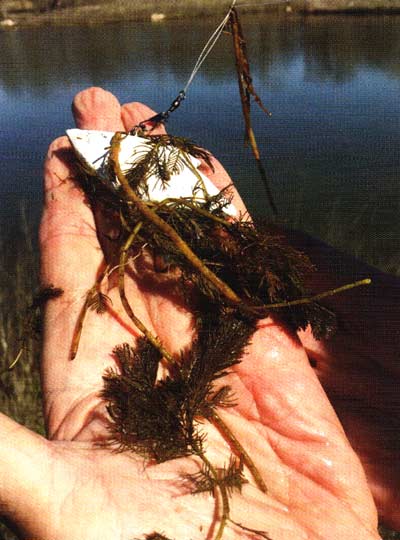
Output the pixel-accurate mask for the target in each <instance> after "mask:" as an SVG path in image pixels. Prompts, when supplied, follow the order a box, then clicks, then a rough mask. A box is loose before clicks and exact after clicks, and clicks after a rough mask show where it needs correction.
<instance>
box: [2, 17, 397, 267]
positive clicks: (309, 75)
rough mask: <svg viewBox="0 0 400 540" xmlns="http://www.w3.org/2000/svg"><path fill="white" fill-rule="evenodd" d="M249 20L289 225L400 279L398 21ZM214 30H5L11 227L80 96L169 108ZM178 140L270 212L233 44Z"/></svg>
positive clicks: (220, 50) (210, 73)
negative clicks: (246, 122) (245, 117)
mask: <svg viewBox="0 0 400 540" xmlns="http://www.w3.org/2000/svg"><path fill="white" fill-rule="evenodd" d="M242 22H243V26H244V30H245V35H246V36H247V40H248V49H249V53H250V58H251V64H252V71H253V76H254V80H255V83H256V87H257V90H258V91H259V93H260V95H261V96H262V98H263V101H264V102H265V103H266V105H267V106H268V107H269V108H270V109H271V110H272V112H273V113H274V114H273V117H272V118H271V119H266V118H265V117H264V116H263V115H262V114H261V113H259V112H258V111H257V112H256V111H255V113H254V127H255V131H256V134H257V137H258V141H259V145H260V148H261V151H262V154H263V156H264V158H265V163H266V166H267V169H268V171H269V174H270V176H271V179H272V188H273V191H274V193H275V197H276V199H277V203H278V206H279V208H280V209H281V215H282V216H283V217H284V218H285V219H287V220H288V221H289V222H292V223H295V224H297V225H300V226H301V227H303V228H304V229H307V230H309V231H311V232H312V233H313V234H316V235H319V236H322V237H324V238H326V239H327V240H329V241H330V242H333V243H336V244H337V245H339V246H340V247H345V248H346V249H351V250H352V251H353V252H357V253H358V254H359V255H361V256H362V257H366V258H369V260H371V261H373V262H375V263H376V264H383V263H382V261H381V260H380V257H381V256H382V254H384V255H385V257H386V260H389V261H395V262H394V263H390V264H391V265H392V266H391V269H397V268H399V269H400V260H399V257H398V255H397V252H398V242H399V236H400V230H399V225H400V224H399V220H398V215H399V210H400V207H399V206H400V203H399V201H400V192H399V189H400V188H399V185H400V184H399V181H398V179H399V172H398V171H399V170H400V122H399V120H398V119H399V118H400V100H399V99H398V95H399V93H400V67H399V63H398V58H399V53H400V25H399V22H400V17H397V16H391V17H384V16H381V17H374V16H368V17H349V16H347V17H339V16H337V17H331V16H329V17H306V18H301V17H290V18H282V17H271V16H268V17H267V16H265V17H260V16H258V17H254V16H246V17H244V18H243V21H242ZM215 23H216V21H212V20H199V21H193V22H191V25H190V28H189V27H188V25H187V22H186V21H185V22H179V21H174V22H166V23H165V24H161V25H151V24H150V23H135V24H132V23H129V24H128V23H120V24H110V25H105V26H93V27H90V26H89V27H67V28H62V27H60V28H46V29H44V28H36V29H24V30H22V29H21V30H16V31H11V32H2V33H0V49H1V51H2V55H1V57H0V104H1V107H2V115H1V117H0V160H1V163H2V169H1V171H0V179H1V185H0V193H1V195H2V201H3V204H2V212H1V213H0V220H1V214H2V215H3V218H5V219H8V218H9V216H10V215H12V214H13V212H14V211H15V210H14V209H15V206H16V205H18V200H19V199H20V198H21V197H22V196H23V197H28V198H29V200H30V201H31V203H32V208H36V209H38V208H39V205H40V202H39V198H40V195H39V194H40V185H41V182H40V180H39V178H40V175H41V168H42V156H43V155H44V153H45V151H46V147H47V144H48V142H49V141H50V140H51V139H52V138H54V137H55V136H58V135H59V134H60V133H63V132H64V130H65V129H66V128H67V127H69V126H70V125H71V123H72V119H71V115H70V111H69V103H70V102H71V100H72V98H73V95H74V94H75V93H76V92H77V91H79V90H81V89H82V88H84V87H86V86H88V85H98V86H102V87H105V88H107V89H109V90H111V91H113V92H114V93H115V94H116V95H117V96H118V97H119V98H120V99H121V101H130V100H132V99H135V100H139V101H144V102H146V103H148V104H150V105H152V106H153V107H154V108H156V109H158V110H159V109H161V108H163V107H166V106H168V105H169V103H170V102H171V100H172V99H173V97H174V96H175V95H176V93H177V91H178V90H179V89H180V88H182V86H183V85H184V83H185V82H186V80H187V78H188V76H189V74H190V72H191V70H192V67H193V64H194V62H195V59H196V58H197V55H198V53H199V52H200V50H201V49H202V46H203V44H204V42H205V41H206V39H207V38H208V36H209V35H210V33H211V32H212V30H213V29H214V25H215ZM170 130H171V131H172V132H174V133H176V134H183V135H185V136H188V137H191V138H193V139H194V140H196V141H198V142H199V143H200V144H204V145H205V146H206V147H208V148H210V149H211V150H212V151H213V152H214V153H215V154H216V155H217V156H218V157H219V158H220V159H221V160H222V162H223V163H224V164H225V165H226V167H227V168H228V170H229V172H230V173H231V175H232V177H233V178H234V180H235V182H236V183H237V185H238V187H239V189H240V191H241V193H242V195H243V197H244V198H245V200H246V202H247V204H248V206H249V208H250V209H251V211H252V212H253V213H258V214H266V213H268V211H267V209H266V202H265V194H264V192H263V187H262V184H261V182H260V180H259V177H258V174H257V170H256V168H255V165H254V163H253V160H252V157H251V155H250V153H249V152H248V150H247V149H245V148H244V147H243V139H242V133H243V123H242V118H241V111H240V102H239V99H238V94H237V88H236V80H235V74H234V62H233V58H232V52H231V44H230V38H229V36H223V37H222V39H221V41H220V42H219V43H218V44H217V46H216V48H215V49H214V50H213V52H212V54H211V55H210V57H209V58H208V59H207V62H206V63H205V64H204V65H203V67H202V70H201V71H200V73H199V75H198V77H197V78H196V80H195V82H194V84H193V85H192V87H191V89H190V94H189V97H188V99H187V100H186V101H185V102H184V105H182V107H181V108H180V110H179V113H176V114H174V115H173V116H172V117H171V121H170ZM7 206H8V210H7V208H6V207H7ZM32 212H33V213H34V211H33V210H32ZM2 221H4V219H3V220H2ZM396 265H397V266H396Z"/></svg>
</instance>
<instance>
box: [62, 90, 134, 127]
mask: <svg viewBox="0 0 400 540" xmlns="http://www.w3.org/2000/svg"><path fill="white" fill-rule="evenodd" d="M72 113H73V115H74V118H75V123H76V127H78V128H79V129H98V130H103V131H119V130H123V129H124V126H123V123H122V120H121V105H120V104H119V101H118V100H117V98H116V97H115V96H114V95H113V94H111V92H107V91H106V90H103V89H102V88H97V87H92V88H88V89H86V90H83V91H82V92H79V94H77V95H76V96H75V98H74V101H73V103H72Z"/></svg>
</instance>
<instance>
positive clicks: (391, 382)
mask: <svg viewBox="0 0 400 540" xmlns="http://www.w3.org/2000/svg"><path fill="white" fill-rule="evenodd" d="M286 235H287V238H288V239H289V241H290V243H291V244H292V245H295V246H296V247H297V248H299V249H300V250H302V251H304V252H305V253H307V255H309V257H310V258H311V260H312V261H313V262H314V264H315V265H316V267H317V268H318V272H316V273H315V274H313V275H312V276H311V281H310V283H309V284H308V285H309V286H310V288H312V290H313V291H315V292H321V291H323V290H327V289H331V288H335V287H337V286H339V285H342V284H343V283H351V282H352V281H355V280H357V279H362V278H365V277H370V278H371V279H372V284H371V285H369V286H368V287H360V288H357V289H353V290H351V291H349V292H347V293H345V294H341V295H336V296H332V297H330V298H329V299H328V298H327V299H325V300H324V305H326V306H327V307H329V308H331V309H332V310H333V311H334V312H335V313H336V314H337V317H338V321H339V328H338V331H337V332H336V334H335V335H334V336H333V337H332V338H331V339H329V340H321V341H316V340H315V339H314V338H313V336H312V335H311V333H310V331H309V330H307V331H306V332H300V333H299V337H300V339H301V341H302V343H303V345H304V347H305V349H306V352H307V354H308V355H309V356H310V358H312V359H313V360H314V361H315V362H316V369H315V371H316V374H317V375H318V377H319V379H320V381H321V383H322V385H323V387H324V390H325V391H326V392H327V395H328V397H329V399H330V401H331V403H332V404H333V406H334V408H335V411H336V412H337V414H338V416H339V418H340V420H341V422H342V424H343V427H344V429H345V431H346V434H347V436H348V438H349V440H350V443H351V445H352V447H353V448H354V450H355V451H356V452H357V454H358V456H359V457H360V459H361V461H362V464H363V466H364V470H365V472H366V474H367V478H368V482H369V486H370V489H371V491H372V493H373V496H374V498H375V502H376V504H377V507H378V512H379V515H380V517H381V519H382V520H383V521H384V522H385V523H386V524H387V525H388V526H390V527H392V528H393V529H395V530H400V496H399V489H398V486H399V485H400V448H399V432H400V397H399V392H398V388H399V379H400V362H399V351H400V332H399V326H400V279H399V278H398V277H395V276H391V275H388V274H385V273H383V272H381V271H379V270H377V269H376V268H372V267H369V266H367V265H366V264H364V263H362V262H360V261H357V260H356V259H354V258H353V257H350V256H347V255H345V254H343V253H340V252H339V251H338V250H335V249H333V248H332V247H330V246H327V245H325V244H323V243H322V242H320V241H318V240H315V239H313V238H311V237H309V236H307V235H306V234H304V233H300V232H296V231H287V233H286Z"/></svg>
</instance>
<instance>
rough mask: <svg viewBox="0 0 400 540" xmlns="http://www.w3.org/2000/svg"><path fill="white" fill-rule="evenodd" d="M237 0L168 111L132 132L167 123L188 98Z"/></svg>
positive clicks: (204, 48)
mask: <svg viewBox="0 0 400 540" xmlns="http://www.w3.org/2000/svg"><path fill="white" fill-rule="evenodd" d="M235 4H236V0H233V1H232V3H231V5H230V7H229V10H228V12H227V14H226V15H225V17H224V18H223V19H222V21H221V22H220V23H219V25H218V26H217V28H216V29H215V30H214V32H213V33H212V34H211V36H210V37H209V38H208V41H207V43H206V44H205V45H204V47H203V49H202V51H201V53H200V54H199V57H198V58H197V61H196V63H195V65H194V67H193V70H192V73H191V74H190V76H189V78H188V80H187V82H186V85H185V87H184V88H183V90H181V91H180V92H179V94H178V95H177V96H176V98H175V99H174V101H173V102H172V103H171V105H170V106H169V108H168V109H167V110H166V111H162V112H160V113H157V114H156V115H154V116H152V117H151V118H148V119H147V120H143V122H140V124H139V125H138V126H135V127H134V128H133V129H132V130H131V132H130V133H136V131H137V128H140V129H142V130H147V129H149V128H147V127H146V124H150V125H151V127H150V131H151V130H152V129H154V128H155V127H156V126H157V125H158V124H161V123H165V122H166V121H167V120H168V118H169V115H170V114H171V113H172V112H174V111H175V109H177V108H178V107H179V105H180V104H181V103H182V101H183V100H184V99H185V98H186V93H187V90H188V88H189V86H190V85H191V84H192V82H193V79H194V78H195V76H196V75H197V72H198V71H199V69H200V67H201V66H202V64H203V62H204V61H205V59H206V58H207V56H208V55H209V54H210V52H211V51H212V49H213V48H214V46H215V44H216V43H217V41H218V39H219V38H220V36H221V34H222V32H223V31H224V28H225V27H226V24H227V22H228V21H229V17H230V14H231V11H232V8H233V7H234V6H235Z"/></svg>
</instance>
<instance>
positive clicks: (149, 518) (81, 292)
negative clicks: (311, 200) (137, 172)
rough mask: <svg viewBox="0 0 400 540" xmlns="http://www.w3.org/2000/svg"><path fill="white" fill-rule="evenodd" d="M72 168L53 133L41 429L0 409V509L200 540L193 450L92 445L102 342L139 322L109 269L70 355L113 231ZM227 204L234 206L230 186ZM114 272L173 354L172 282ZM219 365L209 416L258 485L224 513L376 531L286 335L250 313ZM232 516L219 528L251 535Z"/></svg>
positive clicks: (366, 498) (59, 523) (83, 113)
mask: <svg viewBox="0 0 400 540" xmlns="http://www.w3.org/2000/svg"><path fill="white" fill-rule="evenodd" d="M74 114H75V118H76V122H77V125H78V127H80V128H84V129H104V130H111V131H115V130H119V129H124V130H125V129H130V128H131V127H132V126H133V125H135V124H137V123H138V122H139V121H140V120H143V119H144V118H147V117H148V116H150V115H151V111H150V110H149V109H147V108H146V107H145V106H143V105H139V104H130V105H126V106H123V107H122V108H121V107H120V105H119V104H118V102H117V101H116V99H115V98H114V97H113V96H112V95H111V94H109V93H107V92H104V91H102V90H99V89H90V90H87V91H85V92H82V93H81V94H79V95H78V96H77V97H76V99H75V102H74ZM74 174H75V173H74V170H73V166H72V153H71V150H70V147H69V144H68V142H67V140H66V138H61V139H58V140H57V141H55V142H54V143H53V144H52V146H51V148H50V151H49V156H48V159H47V161H46V170H45V210H44V214H43V220H42V226H41V238H40V241H41V250H42V283H43V284H45V285H49V284H53V285H54V286H56V287H61V288H62V289H63V290H64V294H63V295H62V296H61V297H60V298H58V299H56V300H52V301H50V302H49V303H48V305H47V307H46V314H45V336H44V352H43V363H42V380H43V390H44V409H45V417H46V421H47V430H48V437H49V439H48V440H47V439H44V438H42V437H40V436H38V435H36V434H33V433H31V432H29V431H28V430H26V429H25V428H23V427H21V426H18V425H17V424H15V423H14V422H13V421H11V420H9V419H7V418H6V417H4V416H2V417H0V433H1V440H2V442H1V444H0V464H1V465H0V504H1V505H2V506H1V511H2V513H3V514H4V515H6V517H7V518H9V519H10V520H11V521H12V522H13V523H14V525H15V526H16V527H18V529H19V531H20V532H21V534H22V536H23V537H24V538H37V539H40V540H64V539H65V540H67V539H68V540H78V539H81V538H82V539H83V538H84V539H85V540H92V539H93V540H94V539H96V540H98V539H99V538H101V539H102V540H117V539H121V540H134V539H135V538H140V539H143V538H145V537H146V535H151V534H152V533H154V532H155V531H157V532H159V533H162V534H164V535H165V536H166V537H168V538H173V539H176V540H204V539H210V540H211V538H213V532H214V534H215V530H216V529H215V526H216V523H217V520H218V511H219V509H218V505H217V507H216V501H215V499H214V498H213V497H212V495H209V494H198V495H193V494H192V493H191V489H190V486H188V482H187V481H185V480H184V477H185V475H187V474H188V473H193V472H196V471H198V470H199V468H200V464H199V463H198V461H197V460H196V458H181V459H176V460H172V461H169V462H166V463H163V464H160V465H148V466H146V463H145V462H144V461H143V459H142V458H140V457H138V456H135V455H132V454H130V453H119V454H117V453H113V452H112V451H111V450H110V449H107V448H104V447H100V446H98V445H95V444H94V442H98V441H102V440H107V438H108V436H109V434H108V430H107V425H108V422H109V419H108V416H107V412H106V410H105V405H104V403H103V402H102V400H101V398H100V397H99V392H100V390H101V388H102V384H103V381H102V376H103V375H104V372H105V370H106V369H107V368H109V367H115V358H114V357H113V355H112V350H113V348H114V347H115V345H117V344H121V343H124V342H130V343H132V342H133V340H134V339H135V337H136V336H137V335H138V332H137V331H136V329H135V328H133V327H132V325H131V324H130V322H129V320H128V319H127V317H126V316H125V314H124V311H123V308H122V306H121V304H120V302H119V298H118V291H117V290H116V287H115V286H113V284H112V280H111V285H110V289H109V290H106V291H104V292H106V293H107V294H108V295H109V296H110V298H111V300H112V305H111V307H110V309H109V310H108V311H107V312H106V313H105V314H103V315H102V316H99V315H97V314H96V313H95V312H89V313H88V316H87V318H86V319H85V327H84V331H83V334H82V338H81V343H80V347H79V352H78V355H77V357H76V358H75V359H74V360H73V361H71V360H70V359H69V357H70V349H71V340H72V336H73V333H74V328H75V324H76V320H77V317H78V314H79V312H80V309H81V308H82V304H83V302H84V299H85V294H86V292H87V290H88V289H89V288H90V287H91V286H92V285H93V283H94V281H95V279H96V276H97V273H98V271H99V268H101V265H102V263H103V259H104V252H103V250H107V235H109V234H112V223H104V221H102V218H101V216H100V215H99V216H97V219H96V216H93V214H92V211H91V209H90V207H89V206H88V205H87V203H86V201H85V198H84V195H83V194H82V192H81V190H80V189H79V187H78V186H77V185H76V183H75V182H74V180H73V176H74ZM207 174H208V176H209V177H210V178H211V179H212V180H213V181H214V182H215V183H216V184H217V185H218V187H222V186H223V185H225V184H226V183H228V181H229V179H228V177H227V175H226V173H225V172H224V171H223V170H222V168H221V166H220V165H219V164H218V163H216V166H215V172H214V173H213V172H212V171H210V170H208V171H207ZM234 202H235V204H236V206H237V207H239V208H240V207H241V205H242V203H241V201H240V199H239V197H238V196H236V200H235V201H234ZM127 281H128V282H127V294H128V297H129V298H130V299H131V302H132V303H133V305H134V309H135V313H137V315H138V316H139V318H140V319H141V320H142V321H143V322H144V323H145V325H146V326H147V327H148V328H150V329H151V330H152V331H153V332H154V334H156V335H158V336H159V337H160V339H161V340H162V342H163V343H164V345H165V346H166V348H168V349H169V350H171V351H173V352H177V351H179V350H180V349H181V348H182V347H184V346H185V345H187V344H188V343H190V341H191V340H192V338H193V335H192V333H193V331H192V319H191V315H190V313H188V312H187V311H186V310H185V308H184V307H182V306H181V305H179V303H176V302H175V301H174V283H173V282H171V280H169V281H168V280H167V279H166V280H165V283H163V285H162V286H159V285H158V286H152V285H151V283H150V284H149V283H148V282H147V281H146V282H145V281H144V280H143V279H142V278H141V276H139V275H137V276H136V277H135V276H133V277H132V276H131V277H130V278H129V279H128V280H127ZM172 281H173V280H172ZM228 377H229V379H230V381H229V384H230V385H231V386H232V388H233V389H234V392H235V395H236V397H237V398H238V403H239V404H238V406H237V407H235V408H233V409H227V410H223V411H221V413H220V414H221V416H222V417H223V419H224V420H225V422H226V424H227V425H228V426H230V427H232V429H233V430H234V432H235V435H236V436H237V437H238V439H239V440H240V441H241V442H242V444H243V445H244V447H245V448H246V449H247V450H248V452H249V453H250V454H251V455H252V457H253V459H254V461H255V463H256V465H257V467H258V469H259V470H260V472H261V474H262V476H263V478H264V480H265V483H266V484H267V486H268V493H267V494H264V493H262V492H261V491H260V490H259V489H258V488H257V487H256V486H255V485H254V482H253V480H252V478H251V476H250V475H248V480H249V483H248V484H245V485H244V486H243V489H242V492H241V493H235V494H234V495H233V497H232V501H231V518H232V520H233V521H234V522H236V523H241V524H243V525H244V526H245V527H248V528H254V529H257V530H262V531H265V532H266V533H267V534H268V536H269V537H270V538H271V539H273V540H291V539H293V540H294V539H296V540H298V539H300V538H304V539H306V538H307V539H310V540H314V539H315V540H317V539H318V540H319V539H323V540H330V539H332V540H333V539H335V540H337V539H340V540H347V539H348V540H354V539H355V538H357V539H360V540H361V539H363V540H364V539H365V540H368V539H377V538H379V536H378V534H377V532H376V510H375V506H374V504H373V501H372V497H371V494H370V491H369V489H368V486H367V482H366V478H365V476H364V472H363V469H362V467H361V464H360V462H359V460H358V458H357V456H356V454H355V453H354V452H353V450H352V448H351V446H350V444H349V442H348V441H347V438H346V436H345V434H344V432H343V429H342V427H341V425H340V423H339V421H338V419H337V417H336V415H335V413H334V411H333V409H332V407H331V405H330V403H329V401H328V399H327V397H326V395H325V393H324V391H323V390H322V388H321V386H320V384H319V382H318V379H317V377H316V375H315V374H314V372H313V370H312V368H311V367H310V364H309V361H308V358H307V355H306V353H305V350H304V348H303V347H302V345H301V343H300V341H299V340H298V338H297V337H296V336H294V335H292V334H290V333H289V332H288V331H286V330H285V329H284V328H282V327H280V326H278V325H277V324H276V323H274V321H272V320H270V319H266V320H263V321H261V322H260V323H259V326H258V330H257V331H256V333H255V335H254V336H253V338H252V342H251V345H250V346H249V347H248V350H247V352H246V354H245V355H244V357H243V361H242V363H241V364H239V365H238V366H236V367H235V368H234V369H233V370H232V373H231V374H230V375H229V376H228ZM204 430H205V431H206V432H207V453H208V455H209V456H210V457H211V459H212V461H213V462H216V463H217V464H221V465H222V464H224V463H226V462H227V461H228V459H229V455H230V449H229V445H228V443H227V442H226V441H225V440H224V438H223V437H222V436H221V434H220V433H219V432H218V431H217V430H216V429H215V428H214V427H213V426H211V425H204ZM233 521H232V522H230V523H229V524H228V527H227V529H226V531H225V534H224V538H226V539H227V540H228V539H236V538H245V537H248V538H256V536H255V535H254V533H250V532H245V530H244V529H241V528H239V527H238V526H237V525H235V523H233Z"/></svg>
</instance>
